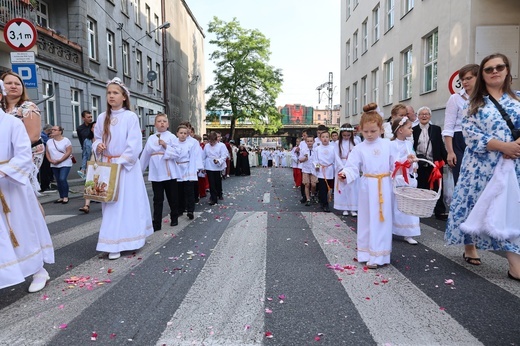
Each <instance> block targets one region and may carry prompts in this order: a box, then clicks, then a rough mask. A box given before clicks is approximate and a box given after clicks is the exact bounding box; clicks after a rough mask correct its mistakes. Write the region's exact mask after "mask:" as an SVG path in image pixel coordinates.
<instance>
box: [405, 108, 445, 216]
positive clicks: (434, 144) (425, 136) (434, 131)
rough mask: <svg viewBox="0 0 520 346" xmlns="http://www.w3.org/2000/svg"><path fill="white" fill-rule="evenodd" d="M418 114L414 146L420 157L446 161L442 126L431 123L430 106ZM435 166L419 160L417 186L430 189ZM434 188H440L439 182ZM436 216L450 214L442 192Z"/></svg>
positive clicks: (414, 129)
mask: <svg viewBox="0 0 520 346" xmlns="http://www.w3.org/2000/svg"><path fill="white" fill-rule="evenodd" d="M417 115H418V117H419V125H417V126H414V128H413V148H414V150H415V152H416V153H417V156H418V157H422V158H426V159H427V160H430V161H433V162H435V161H444V162H446V159H447V157H448V153H447V151H446V147H445V146H444V142H443V141H442V134H441V128H440V127H439V126H437V125H433V124H431V123H430V120H431V117H432V112H431V110H430V108H428V107H421V108H419V110H418V112H417ZM432 170H433V167H432V166H431V165H429V164H426V163H423V162H419V168H418V170H417V187H418V188H421V189H430V183H429V181H428V180H429V178H430V174H431V172H432ZM441 173H442V172H441ZM434 188H435V189H436V190H438V189H439V186H438V183H436V184H435V186H434ZM434 213H435V217H436V218H437V219H439V220H446V219H447V218H448V214H447V212H446V206H445V205H444V202H443V198H442V192H441V196H440V198H439V200H438V201H437V204H436V205H435V210H434Z"/></svg>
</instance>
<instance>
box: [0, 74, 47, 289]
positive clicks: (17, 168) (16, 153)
mask: <svg viewBox="0 0 520 346" xmlns="http://www.w3.org/2000/svg"><path fill="white" fill-rule="evenodd" d="M0 88H1V89H2V90H3V83H2V82H1V81H0ZM1 98H2V95H1V93H0V99H1ZM33 166H34V164H33V162H32V155H31V141H30V140H29V137H28V135H27V131H26V129H25V128H24V125H23V124H22V122H21V121H20V120H18V119H16V118H14V117H12V116H10V115H7V114H6V113H5V112H4V111H3V110H1V109H0V200H1V204H2V205H3V208H0V289H1V288H4V287H9V286H13V285H16V284H19V283H21V282H24V281H25V278H26V277H27V276H30V275H32V276H33V280H32V283H31V285H30V286H29V292H38V291H40V290H42V289H43V288H44V287H45V284H46V282H47V280H49V274H48V273H47V271H46V270H45V269H44V268H43V264H44V263H54V249H53V246H52V241H51V236H50V234H49V229H48V228H47V225H46V224H45V219H44V218H43V215H42V213H40V212H39V209H40V206H39V204H38V201H37V199H36V195H35V194H34V193H33V191H32V187H31V184H30V182H29V175H30V174H29V173H30V172H31V171H32V169H33ZM29 216H30V217H29Z"/></svg>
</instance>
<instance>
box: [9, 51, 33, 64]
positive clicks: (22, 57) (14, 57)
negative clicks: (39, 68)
mask: <svg viewBox="0 0 520 346" xmlns="http://www.w3.org/2000/svg"><path fill="white" fill-rule="evenodd" d="M35 61H36V60H35V54H34V52H11V64H34V63H35Z"/></svg>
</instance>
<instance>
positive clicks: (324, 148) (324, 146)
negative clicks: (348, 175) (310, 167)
mask: <svg viewBox="0 0 520 346" xmlns="http://www.w3.org/2000/svg"><path fill="white" fill-rule="evenodd" d="M320 140H321V144H320V145H319V146H317V147H316V149H315V150H316V156H315V157H314V167H315V169H316V176H317V177H318V199H319V201H320V205H321V209H322V210H323V211H324V212H326V213H328V212H330V209H329V202H330V201H331V200H332V189H333V188H334V176H335V170H334V163H335V161H336V155H335V150H334V148H335V147H334V145H333V144H330V136H329V132H328V131H323V132H321V133H320Z"/></svg>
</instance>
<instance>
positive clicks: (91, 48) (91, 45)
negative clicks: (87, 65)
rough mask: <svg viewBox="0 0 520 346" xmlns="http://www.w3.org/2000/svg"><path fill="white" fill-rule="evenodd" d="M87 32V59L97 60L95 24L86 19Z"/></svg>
mask: <svg viewBox="0 0 520 346" xmlns="http://www.w3.org/2000/svg"><path fill="white" fill-rule="evenodd" d="M87 31H88V57H89V58H90V59H92V60H97V59H98V53H97V52H98V47H97V23H96V22H95V21H94V20H92V19H90V18H87Z"/></svg>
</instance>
